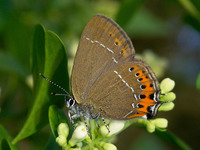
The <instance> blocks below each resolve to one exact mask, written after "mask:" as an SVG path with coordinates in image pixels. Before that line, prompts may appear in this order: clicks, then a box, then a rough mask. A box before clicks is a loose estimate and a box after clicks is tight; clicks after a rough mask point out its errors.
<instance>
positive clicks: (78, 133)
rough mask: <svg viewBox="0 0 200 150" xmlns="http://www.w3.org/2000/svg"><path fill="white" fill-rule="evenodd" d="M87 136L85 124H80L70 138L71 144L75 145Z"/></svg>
mask: <svg viewBox="0 0 200 150" xmlns="http://www.w3.org/2000/svg"><path fill="white" fill-rule="evenodd" d="M86 136H87V130H86V127H85V125H84V124H80V125H79V126H77V127H76V129H75V130H74V132H73V134H72V138H71V139H70V140H69V145H71V146H74V145H75V144H77V143H79V142H80V141H82V140H84V139H85V138H86Z"/></svg>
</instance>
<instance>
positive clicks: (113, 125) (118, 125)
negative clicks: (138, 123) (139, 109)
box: [109, 120, 125, 135]
mask: <svg viewBox="0 0 200 150" xmlns="http://www.w3.org/2000/svg"><path fill="white" fill-rule="evenodd" d="M124 124H125V122H124V121H122V120H112V121H111V122H110V124H109V129H110V134H109V135H113V134H115V133H117V132H119V131H120V130H122V129H123V127H124Z"/></svg>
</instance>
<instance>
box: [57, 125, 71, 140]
mask: <svg viewBox="0 0 200 150" xmlns="http://www.w3.org/2000/svg"><path fill="white" fill-rule="evenodd" d="M57 130H58V136H63V137H65V138H67V136H68V135H69V126H68V125H67V123H60V124H59V126H58V129H57Z"/></svg>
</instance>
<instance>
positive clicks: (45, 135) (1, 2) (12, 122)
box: [0, 0, 200, 150]
mask: <svg viewBox="0 0 200 150" xmlns="http://www.w3.org/2000/svg"><path fill="white" fill-rule="evenodd" d="M97 13H102V14H105V15H107V16H109V17H111V18H113V19H114V20H115V21H116V22H117V23H118V24H119V25H120V26H121V27H122V28H123V29H124V30H125V31H126V32H127V34H128V35H129V36H130V38H131V40H132V41H133V45H134V47H135V50H136V53H137V54H141V55H142V56H143V57H145V55H146V54H147V53H150V54H152V53H153V54H154V55H156V57H157V58H158V59H160V60H161V61H162V62H164V65H163V66H162V67H163V69H161V70H159V71H157V74H158V75H159V80H162V79H163V78H165V77H169V78H171V79H173V80H175V82H176V87H175V90H174V92H175V93H176V95H177V99H176V101H175V108H174V110H172V111H170V112H163V113H159V114H158V117H165V118H167V119H168V121H169V127H168V129H169V130H170V131H172V132H173V133H174V134H175V135H177V136H178V137H180V138H181V139H182V140H184V141H185V142H186V143H187V144H188V145H189V146H191V147H192V148H193V149H199V137H200V127H199V124H200V117H199V114H200V109H199V107H200V98H199V97H200V93H199V92H198V91H197V89H196V87H195V81H196V78H197V75H198V73H199V72H200V33H199V32H200V1H199V0H191V1H188V0H175V1H174V0H163V1H159V0H151V1H145V0H46V1H45V0H44V1H41V0H21V1H18V0H0V124H1V125H3V126H4V127H5V128H6V129H7V131H8V133H9V135H10V136H11V137H12V138H13V137H15V136H16V135H17V134H18V132H19V131H20V130H21V128H22V126H23V124H24V122H25V121H26V119H27V115H28V113H29V112H30V109H31V107H32V104H33V101H32V97H33V95H32V88H31V87H32V83H31V68H30V50H31V47H32V37H33V31H34V27H35V25H36V24H38V23H39V24H43V25H44V27H45V28H46V29H48V30H51V31H53V32H55V33H56V34H57V35H58V36H59V37H60V38H61V40H62V41H63V42H64V45H65V47H66V51H67V55H68V61H69V72H70V70H71V67H72V63H73V57H74V55H75V52H76V49H77V45H78V42H79V38H80V35H81V32H82V30H83V28H84V26H85V25H86V23H87V22H88V21H89V19H90V18H91V17H92V16H93V15H95V14H97ZM147 50H148V51H147ZM154 67H155V64H154V66H152V68H154ZM155 68H156V67H155ZM50 134H51V130H50V128H49V126H46V127H45V128H43V129H42V130H40V131H39V132H37V133H36V134H34V135H32V136H30V137H29V138H27V139H25V140H23V141H21V142H20V143H19V147H20V149H31V150H32V149H44V147H46V145H47V144H48V141H49V139H50ZM115 145H116V146H117V147H118V148H119V149H127V150H132V149H138V150H141V149H147V148H148V149H153V148H154V149H175V147H174V146H173V145H171V144H169V143H168V142H165V141H164V140H161V139H159V138H158V137H157V136H155V135H153V134H149V133H147V132H146V131H144V130H142V129H139V128H134V127H130V128H128V129H127V130H125V131H124V132H122V133H121V134H120V136H118V137H117V139H116V141H115Z"/></svg>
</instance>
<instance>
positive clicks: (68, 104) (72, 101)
mask: <svg viewBox="0 0 200 150" xmlns="http://www.w3.org/2000/svg"><path fill="white" fill-rule="evenodd" d="M75 102H76V101H75V99H73V98H70V99H69V100H68V101H67V107H68V108H69V107H73V106H74V104H75Z"/></svg>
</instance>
